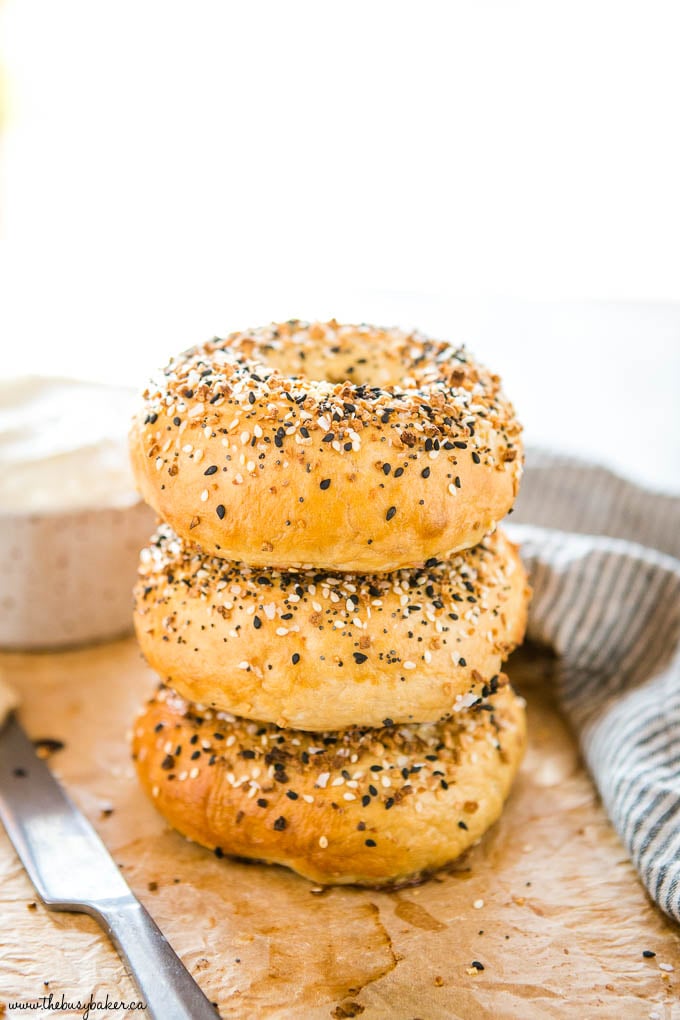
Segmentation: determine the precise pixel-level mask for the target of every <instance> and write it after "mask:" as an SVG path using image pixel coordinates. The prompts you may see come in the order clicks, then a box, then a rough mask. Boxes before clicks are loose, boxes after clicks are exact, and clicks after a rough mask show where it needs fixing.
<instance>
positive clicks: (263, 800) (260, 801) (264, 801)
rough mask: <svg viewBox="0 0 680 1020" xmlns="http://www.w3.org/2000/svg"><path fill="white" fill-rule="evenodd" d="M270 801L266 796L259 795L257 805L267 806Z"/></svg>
mask: <svg viewBox="0 0 680 1020" xmlns="http://www.w3.org/2000/svg"><path fill="white" fill-rule="evenodd" d="M268 803H269V801H268V800H267V799H266V798H265V797H258V798H257V806H258V807H266V806H267V804H268Z"/></svg>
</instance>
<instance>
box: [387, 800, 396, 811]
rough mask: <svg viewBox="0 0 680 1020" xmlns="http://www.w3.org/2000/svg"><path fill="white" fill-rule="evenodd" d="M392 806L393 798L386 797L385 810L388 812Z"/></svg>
mask: <svg viewBox="0 0 680 1020" xmlns="http://www.w3.org/2000/svg"><path fill="white" fill-rule="evenodd" d="M393 806H394V797H388V798H387V800H386V801H385V810H386V811H389V810H390V808H391V807H393Z"/></svg>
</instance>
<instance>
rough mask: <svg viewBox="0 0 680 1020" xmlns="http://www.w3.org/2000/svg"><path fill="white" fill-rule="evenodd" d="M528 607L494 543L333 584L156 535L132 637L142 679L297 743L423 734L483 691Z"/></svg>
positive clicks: (503, 546)
mask: <svg viewBox="0 0 680 1020" xmlns="http://www.w3.org/2000/svg"><path fill="white" fill-rule="evenodd" d="M528 595H529V590H528V587H527V581H526V574H525V571H524V568H523V566H522V563H521V560H520V558H519V555H518V552H517V548H516V546H514V545H513V544H512V543H511V542H510V541H509V540H508V538H507V537H506V536H505V535H504V534H503V532H502V531H496V532H495V533H494V534H493V535H488V536H487V537H486V538H485V539H484V540H483V541H482V542H481V543H480V544H479V545H477V546H475V547H474V548H473V549H468V550H466V551H465V552H462V553H458V554H456V555H454V556H452V557H449V558H448V559H446V560H434V559H433V560H428V562H427V563H426V564H425V566H424V567H422V568H420V569H415V570H399V571H395V572H393V573H389V574H375V575H364V574H362V575H352V574H344V575H343V574H341V575H337V576H334V575H332V574H329V573H327V572H315V571H308V570H299V571H296V570H289V571H283V570H273V569H269V570H258V569H256V568H251V567H247V566H245V565H243V564H235V563H231V562H228V561H225V560H221V559H218V558H215V557H211V556H207V555H206V554H205V553H203V552H202V550H201V549H200V548H199V547H198V546H197V545H193V544H191V543H185V542H182V541H181V540H180V539H178V538H177V536H176V535H175V534H174V532H173V531H172V530H171V529H170V528H169V527H167V526H165V525H163V526H161V527H160V528H159V530H158V532H157V534H156V535H155V536H154V538H153V539H152V541H151V544H150V545H149V546H148V547H147V548H146V549H144V550H143V551H142V557H141V565H140V577H139V581H138V583H137V586H136V588H135V627H136V630H137V636H138V638H139V642H140V645H141V648H142V651H143V653H144V655H145V657H146V659H147V661H148V662H149V664H150V665H151V666H152V668H153V669H155V670H156V672H158V673H159V674H160V675H161V676H162V677H163V679H164V681H165V682H166V683H167V684H169V685H170V686H172V687H174V688H175V690H177V691H178V692H179V693H180V694H181V695H182V696H183V697H185V698H187V699H189V700H191V701H193V702H197V703H199V704H201V705H204V706H206V707H210V708H213V709H217V710H221V711H226V712H230V713H233V714H235V715H239V716H243V717H245V718H248V719H257V720H261V721H263V722H273V723H276V724H277V725H278V726H282V727H296V728H299V729H305V730H328V729H342V728H345V727H349V726H382V725H390V724H391V723H392V722H394V723H402V722H434V721H436V720H439V719H442V718H445V717H446V716H449V715H450V714H451V713H452V712H454V711H456V710H458V709H460V708H463V707H466V706H467V705H469V704H470V703H472V702H473V701H474V700H475V699H476V698H477V697H479V696H480V695H481V694H482V691H483V689H484V687H485V685H488V684H489V683H490V682H491V686H492V687H493V678H495V676H496V674H498V673H499V672H500V668H501V664H502V662H503V660H504V659H505V658H506V657H507V656H508V655H509V654H510V652H511V651H512V650H513V648H514V647H515V646H516V645H517V644H519V642H520V641H521V640H522V638H523V636H524V629H525V625H526V611H527V602H528ZM486 693H488V691H487V692H486Z"/></svg>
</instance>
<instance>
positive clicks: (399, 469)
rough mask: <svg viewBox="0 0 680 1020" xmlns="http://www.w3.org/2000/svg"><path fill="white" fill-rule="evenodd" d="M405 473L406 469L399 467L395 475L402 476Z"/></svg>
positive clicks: (396, 476)
mask: <svg viewBox="0 0 680 1020" xmlns="http://www.w3.org/2000/svg"><path fill="white" fill-rule="evenodd" d="M403 473H404V469H403V468H397V470H396V471H395V472H394V477H395V478H401V476H402V475H403Z"/></svg>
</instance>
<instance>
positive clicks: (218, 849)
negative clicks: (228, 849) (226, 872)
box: [215, 846, 224, 859]
mask: <svg viewBox="0 0 680 1020" xmlns="http://www.w3.org/2000/svg"><path fill="white" fill-rule="evenodd" d="M215 857H217V858H219V859H221V858H222V857H224V850H223V849H222V847H221V846H216V847H215Z"/></svg>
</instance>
